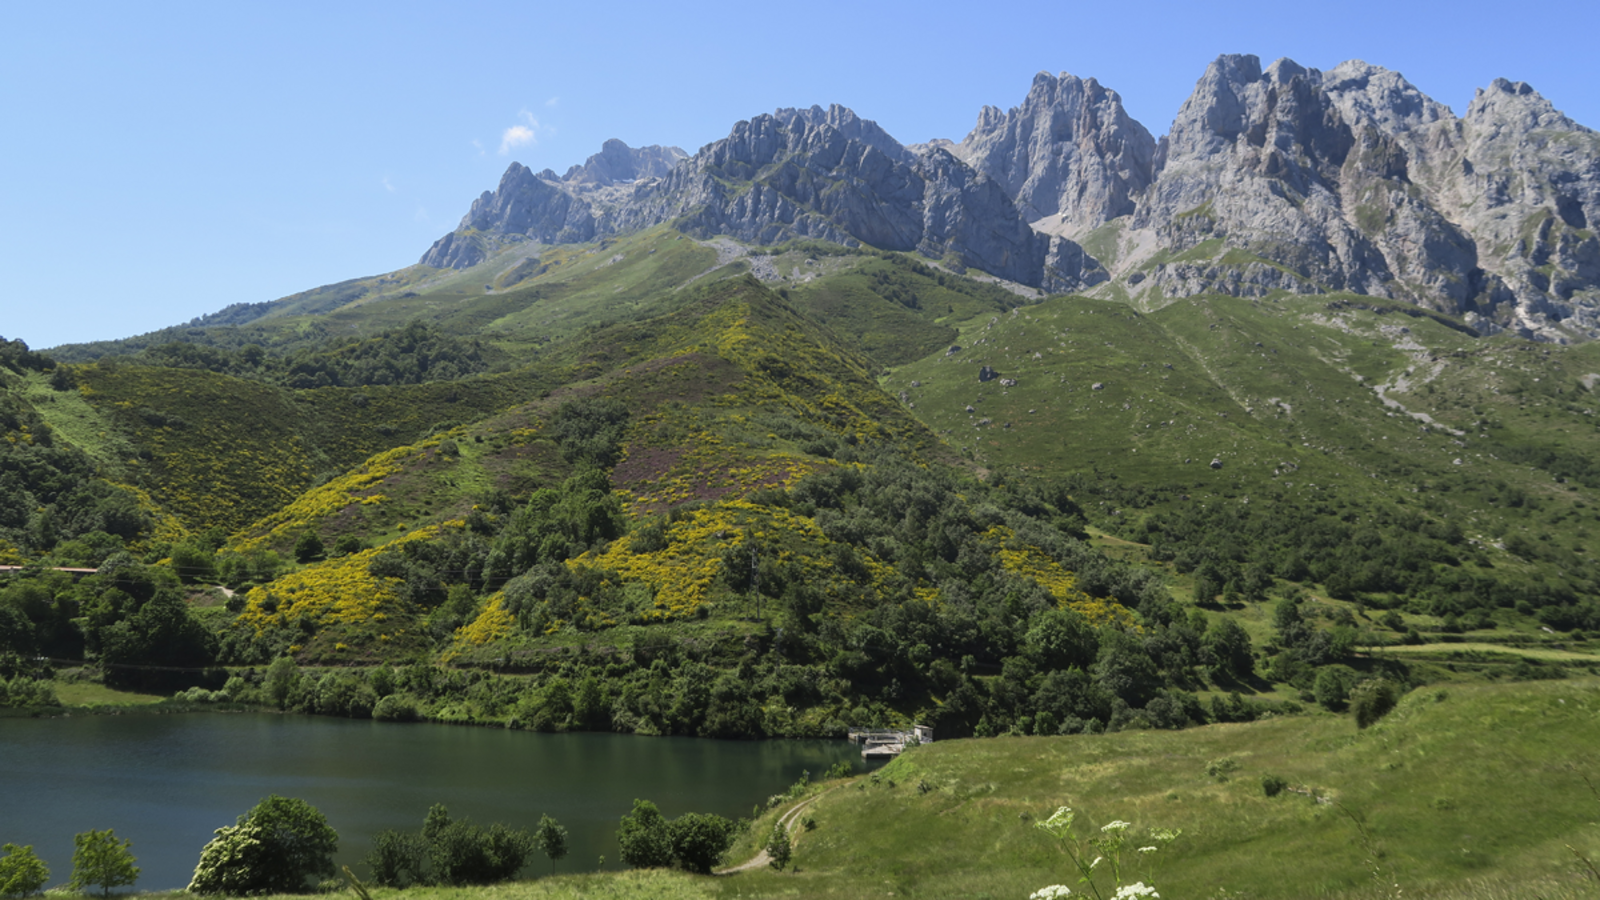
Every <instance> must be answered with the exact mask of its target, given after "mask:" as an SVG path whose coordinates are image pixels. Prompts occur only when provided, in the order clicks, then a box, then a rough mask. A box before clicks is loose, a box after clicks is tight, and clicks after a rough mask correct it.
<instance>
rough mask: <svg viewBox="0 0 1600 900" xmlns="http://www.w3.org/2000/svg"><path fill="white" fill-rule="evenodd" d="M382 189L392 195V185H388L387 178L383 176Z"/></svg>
mask: <svg viewBox="0 0 1600 900" xmlns="http://www.w3.org/2000/svg"><path fill="white" fill-rule="evenodd" d="M383 189H384V190H386V191H388V192H389V193H391V194H392V193H394V185H392V184H390V183H389V176H387V175H385V176H383Z"/></svg>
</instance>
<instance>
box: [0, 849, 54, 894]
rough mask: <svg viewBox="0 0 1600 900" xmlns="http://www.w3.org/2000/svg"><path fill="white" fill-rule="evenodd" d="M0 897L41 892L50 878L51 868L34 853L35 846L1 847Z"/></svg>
mask: <svg viewBox="0 0 1600 900" xmlns="http://www.w3.org/2000/svg"><path fill="white" fill-rule="evenodd" d="M0 850H3V851H5V854H6V855H5V856H0V897H26V896H28V895H29V894H35V893H38V892H39V889H40V888H43V887H44V883H45V882H47V881H49V880H50V869H49V868H48V867H47V866H45V864H44V860H42V859H40V858H39V857H38V856H36V855H34V852H33V846H32V845H27V846H23V847H18V846H17V845H16V844H6V845H5V846H4V847H0Z"/></svg>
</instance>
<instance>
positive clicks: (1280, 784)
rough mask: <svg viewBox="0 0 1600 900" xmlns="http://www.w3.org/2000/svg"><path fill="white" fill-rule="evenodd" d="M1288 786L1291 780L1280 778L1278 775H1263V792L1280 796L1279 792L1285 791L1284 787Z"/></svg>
mask: <svg viewBox="0 0 1600 900" xmlns="http://www.w3.org/2000/svg"><path fill="white" fill-rule="evenodd" d="M1288 786H1289V782H1287V781H1285V780H1283V779H1282V778H1279V777H1278V776H1276V775H1263V776H1261V792H1262V793H1263V794H1266V795H1267V796H1268V797H1276V796H1278V795H1279V794H1281V793H1283V789H1284V788H1286V787H1288Z"/></svg>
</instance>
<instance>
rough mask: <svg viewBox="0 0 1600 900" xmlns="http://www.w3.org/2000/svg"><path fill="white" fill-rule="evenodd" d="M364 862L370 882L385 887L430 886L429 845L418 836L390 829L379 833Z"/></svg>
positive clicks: (373, 837)
mask: <svg viewBox="0 0 1600 900" xmlns="http://www.w3.org/2000/svg"><path fill="white" fill-rule="evenodd" d="M365 862H366V864H367V868H368V869H370V870H371V872H372V880H373V882H375V883H377V884H380V885H382V886H384V887H396V888H403V887H409V886H411V885H413V884H428V883H430V876H429V873H428V843H427V841H426V840H424V839H423V837H422V835H420V834H416V833H413V832H409V831H396V830H394V829H392V828H390V829H385V830H383V831H380V832H378V833H377V834H375V835H373V836H372V851H371V852H369V853H368V854H367V858H366V860H365Z"/></svg>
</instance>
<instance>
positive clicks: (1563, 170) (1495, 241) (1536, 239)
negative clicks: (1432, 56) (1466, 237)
mask: <svg viewBox="0 0 1600 900" xmlns="http://www.w3.org/2000/svg"><path fill="white" fill-rule="evenodd" d="M1451 125H1453V127H1451V128H1448V129H1441V130H1440V133H1439V135H1438V138H1437V141H1436V147H1435V148H1432V149H1433V151H1434V157H1435V159H1436V162H1435V165H1434V167H1433V173H1432V175H1433V179H1432V182H1433V187H1434V190H1435V191H1436V192H1437V194H1438V196H1439V205H1440V207H1441V209H1443V210H1445V212H1446V214H1447V215H1449V216H1450V217H1451V218H1452V219H1455V220H1456V221H1458V222H1460V223H1461V224H1462V225H1463V227H1465V228H1466V229H1467V230H1468V231H1469V232H1470V233H1471V234H1472V235H1473V237H1474V239H1475V240H1476V242H1477V246H1478V248H1479V253H1480V257H1481V258H1482V260H1483V267H1484V268H1485V269H1486V270H1487V271H1488V272H1489V273H1491V277H1492V278H1493V279H1494V280H1495V281H1496V282H1498V284H1497V287H1498V288H1499V290H1500V291H1501V293H1502V294H1503V295H1505V296H1507V297H1509V298H1513V303H1514V308H1515V318H1514V319H1513V320H1512V321H1510V322H1508V323H1506V324H1508V325H1510V326H1512V327H1516V328H1519V329H1521V330H1522V331H1524V332H1525V333H1528V334H1532V335H1535V336H1539V337H1545V338H1550V339H1561V338H1562V337H1564V333H1565V332H1578V333H1587V334H1590V335H1597V334H1600V239H1597V238H1596V237H1595V235H1594V232H1593V226H1594V225H1595V224H1596V218H1597V217H1600V134H1596V133H1595V132H1594V131H1592V130H1590V129H1588V128H1585V127H1583V126H1582V125H1579V124H1577V123H1575V122H1573V121H1572V120H1571V119H1569V118H1567V117H1566V116H1564V115H1562V114H1561V113H1560V112H1558V111H1557V110H1556V109H1555V108H1554V107H1553V106H1552V105H1551V104H1550V101H1548V100H1546V99H1545V98H1544V97H1542V96H1540V95H1539V94H1538V92H1536V91H1534V90H1533V89H1532V88H1531V87H1529V86H1528V85H1526V84H1523V83H1522V82H1509V81H1506V80H1504V79H1497V80H1495V81H1494V82H1493V83H1492V84H1491V85H1490V86H1489V87H1488V88H1485V89H1482V90H1479V91H1478V93H1477V96H1476V97H1474V98H1473V100H1472V103H1471V104H1469V105H1468V107H1467V112H1466V114H1465V115H1464V116H1462V117H1461V119H1460V120H1459V121H1458V122H1453V123H1451Z"/></svg>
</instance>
